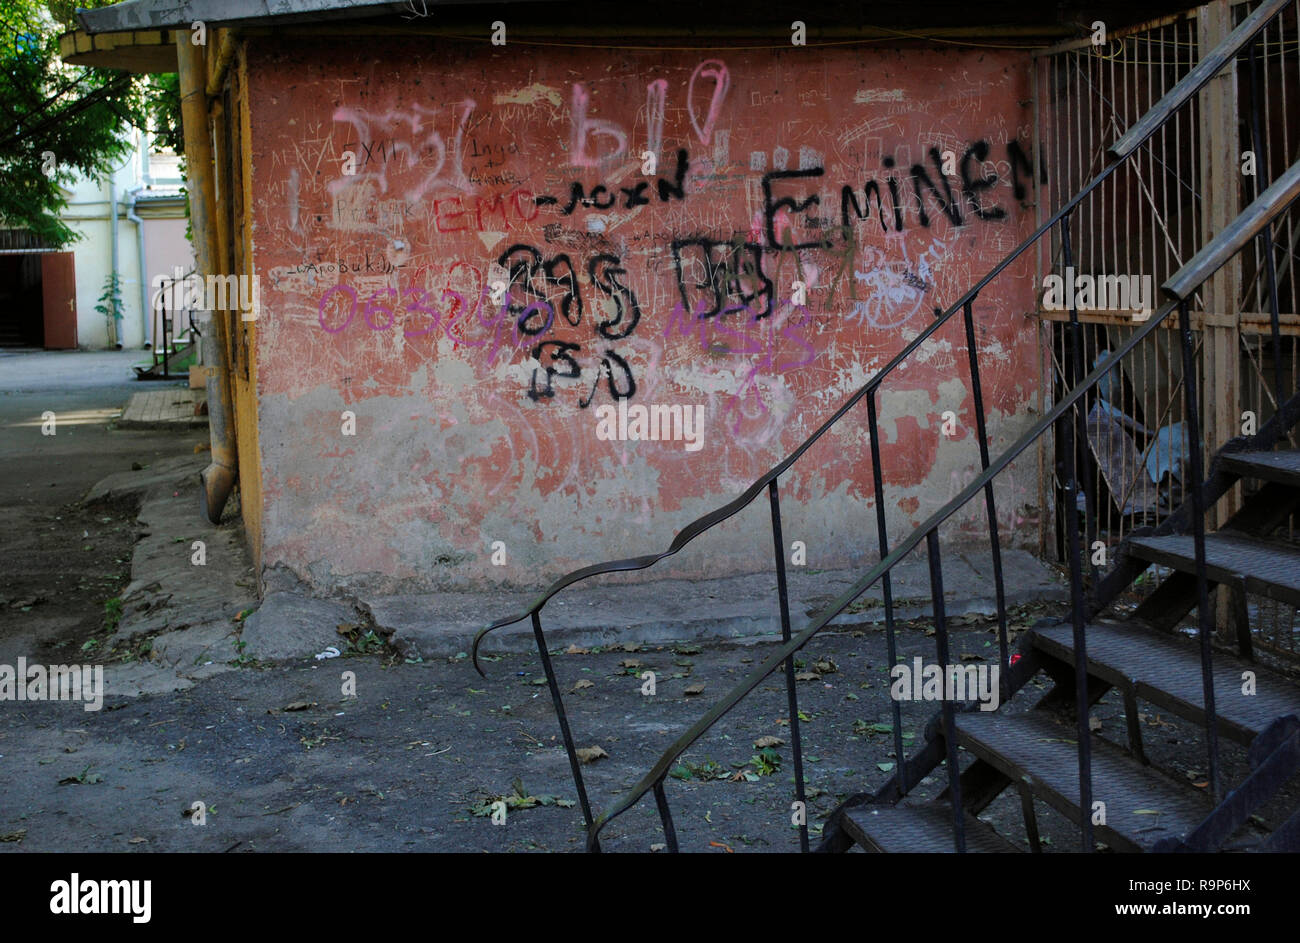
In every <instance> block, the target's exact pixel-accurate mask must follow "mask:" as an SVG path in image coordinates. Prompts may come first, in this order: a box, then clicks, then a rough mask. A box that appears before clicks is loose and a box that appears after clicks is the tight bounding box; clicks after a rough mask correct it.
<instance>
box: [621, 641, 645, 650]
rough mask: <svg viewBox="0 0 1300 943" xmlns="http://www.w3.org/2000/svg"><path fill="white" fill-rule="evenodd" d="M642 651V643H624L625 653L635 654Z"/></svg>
mask: <svg viewBox="0 0 1300 943" xmlns="http://www.w3.org/2000/svg"><path fill="white" fill-rule="evenodd" d="M640 649H641V643H640V642H624V643H623V651H625V652H635V651H640Z"/></svg>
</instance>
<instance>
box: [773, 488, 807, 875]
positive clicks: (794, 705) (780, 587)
mask: <svg viewBox="0 0 1300 943" xmlns="http://www.w3.org/2000/svg"><path fill="white" fill-rule="evenodd" d="M767 496H768V499H769V501H770V503H771V505H772V540H773V542H774V544H775V546H776V592H777V596H778V598H779V599H780V603H781V641H782V642H788V641H790V593H789V589H788V588H787V586H786V581H785V538H784V537H782V535H781V497H780V494H779V493H778V491H777V486H776V479H775V478H773V479H772V480H771V481H769V482H768V483H767ZM785 696H786V702H787V709H788V710H789V712H790V749H791V751H792V752H793V753H794V793H795V799H796V800H797V801H798V803H799V808H800V809H802V810H803V815H802V816H801V819H802V821H801V823H800V825H799V850H800V851H802V852H806V851H807V850H808V802H807V800H806V799H805V798H804V784H803V742H802V739H801V737H800V730H799V697H798V695H797V694H796V693H795V680H794V656H793V655H791V656H790V657H789V658H787V659H786V660H785Z"/></svg>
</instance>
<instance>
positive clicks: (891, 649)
mask: <svg viewBox="0 0 1300 943" xmlns="http://www.w3.org/2000/svg"><path fill="white" fill-rule="evenodd" d="M867 425H868V427H869V429H870V434H871V479H872V483H873V484H874V486H875V489H876V490H875V494H876V536H877V540H878V542H879V546H880V559H882V560H883V559H885V557H887V556H889V532H888V528H887V527H886V525H885V494H884V489H885V486H884V483H883V477H884V476H883V474H882V473H881V469H880V437H879V434H878V433H879V432H880V425H879V423H878V422H877V419H876V391H875V390H871V391H870V392H868V393H867ZM880 580H881V593H882V594H883V595H884V598H885V652H886V657H887V658H888V659H889V670H890V671H893V670H894V666H895V665H897V664H898V640H897V637H896V635H895V628H894V590H893V586H892V585H891V583H890V573H889V571H888V570H886V571H885V572H884V573H883V574H881V577H880ZM889 709H890V714H891V719H892V721H893V725H894V758H895V759H896V760H897V762H896V764H895V766H894V769H895V770H897V771H898V791H899V795H904V796H905V795H907V790H908V788H909V786H908V782H907V763H906V756H905V755H904V754H903V710H902V705H900V704H899V703H898V700H897V699H895V698H892V697H891V698H890V699H889Z"/></svg>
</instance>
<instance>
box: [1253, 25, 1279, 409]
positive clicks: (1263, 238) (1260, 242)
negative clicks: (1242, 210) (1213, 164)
mask: <svg viewBox="0 0 1300 943" xmlns="http://www.w3.org/2000/svg"><path fill="white" fill-rule="evenodd" d="M1258 45H1259V40H1258V38H1257V39H1255V40H1254V41H1252V42H1251V44H1250V135H1251V144H1252V146H1253V147H1254V148H1255V177H1254V178H1252V180H1251V191H1252V192H1251V198H1252V199H1254V198H1255V197H1257V196H1259V192H1260V185H1259V173H1260V170H1261V167H1268V166H1269V165H1270V162H1269V160H1268V155H1267V154H1265V152H1264V138H1263V135H1262V133H1261V131H1260V125H1261V121H1260V100H1259V98H1260V96H1259V85H1260V83H1259V69H1260V63H1259V57H1258V56H1257V55H1256V46H1258ZM1269 182H1270V183H1271V182H1272V174H1269ZM1257 246H1258V249H1257V252H1256V254H1257V255H1258V256H1261V257H1262V258H1263V260H1264V271H1265V273H1266V274H1267V276H1268V298H1269V306H1270V307H1269V311H1270V313H1271V315H1272V316H1271V318H1270V331H1271V333H1272V335H1273V389H1274V392H1275V396H1274V398H1275V399H1276V401H1277V406H1276V407H1275V411H1276V409H1281V408H1282V329H1281V326H1280V325H1279V324H1278V317H1279V303H1278V295H1277V269H1276V267H1275V266H1274V261H1273V259H1274V255H1273V254H1274V252H1275V251H1276V245H1275V243H1274V242H1273V221H1272V220H1269V221H1268V222H1267V223H1265V225H1264V228H1263V229H1261V230H1260V232H1259V236H1258V237H1257ZM1255 284H1256V285H1258V284H1259V281H1258V279H1256V280H1255ZM1255 297H1256V298H1258V297H1259V292H1258V289H1256V294H1255Z"/></svg>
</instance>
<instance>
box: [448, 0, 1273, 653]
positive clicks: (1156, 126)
mask: <svg viewBox="0 0 1300 943" xmlns="http://www.w3.org/2000/svg"><path fill="white" fill-rule="evenodd" d="M1290 2H1291V0H1268V2H1266V3H1263V4H1261V5H1260V6H1259V7H1258V8H1257V9H1256V10H1255V11H1254V12H1252V13H1251V14H1250V16H1248V17H1247V18H1246V19H1245V20H1243V21H1242V23H1241V25H1240V26H1238V27H1237V28H1236V29H1235V30H1233V32H1232V33H1231V34H1230V35H1229V36H1228V37H1227V38H1226V39H1224V41H1223V42H1222V43H1220V44H1219V46H1217V47H1216V48H1215V49H1214V50H1213V51H1212V52H1211V53H1209V54H1207V56H1206V58H1205V59H1204V60H1202V64H1203V63H1204V62H1207V61H1210V60H1213V61H1215V62H1217V63H1218V65H1217V66H1216V68H1215V69H1214V70H1213V71H1209V72H1206V71H1205V70H1204V69H1201V68H1200V64H1198V66H1197V67H1196V68H1194V69H1192V71H1190V72H1188V73H1187V75H1185V76H1184V77H1183V78H1182V79H1180V80H1179V81H1178V83H1177V84H1175V85H1174V87H1173V88H1171V89H1170V90H1169V91H1168V92H1167V93H1166V94H1165V95H1164V97H1163V98H1161V99H1160V101H1158V102H1157V103H1156V104H1155V105H1154V106H1152V108H1151V109H1150V110H1148V111H1147V112H1146V114H1144V115H1143V116H1142V118H1140V119H1138V121H1137V122H1135V124H1134V125H1133V128H1131V129H1129V132H1128V133H1127V134H1125V135H1124V137H1123V138H1121V139H1120V141H1118V142H1116V144H1114V145H1112V147H1111V148H1110V153H1111V155H1112V157H1113V160H1112V162H1111V163H1109V164H1107V165H1106V167H1104V168H1102V170H1101V171H1100V172H1099V173H1098V174H1097V176H1095V177H1094V178H1093V179H1092V180H1091V181H1089V183H1088V184H1087V186H1085V187H1084V188H1083V189H1082V190H1080V191H1079V192H1078V193H1076V194H1075V195H1074V196H1073V197H1071V198H1070V199H1069V200H1068V201H1067V202H1066V203H1064V204H1063V205H1062V206H1061V207H1060V209H1058V210H1057V211H1056V212H1055V213H1053V214H1052V215H1051V216H1050V217H1049V218H1048V219H1047V221H1046V222H1044V223H1043V224H1042V225H1041V226H1039V227H1038V228H1037V229H1036V230H1034V232H1033V234H1032V235H1030V236H1029V237H1028V238H1026V239H1025V240H1024V241H1023V242H1022V243H1020V245H1018V246H1016V248H1014V249H1012V250H1011V252H1010V253H1008V254H1007V255H1006V256H1005V257H1004V258H1003V259H1002V261H1000V262H998V263H997V265H995V266H994V267H993V268H992V269H990V270H989V272H988V273H987V274H985V275H984V277H983V278H981V279H980V280H979V281H978V282H976V283H975V285H974V287H972V288H971V289H970V290H969V291H967V292H966V294H964V295H962V296H961V298H959V299H957V301H956V302H954V303H953V304H952V305H951V306H950V307H949V308H948V310H947V311H945V312H943V313H942V314H941V315H939V316H938V317H936V318H935V319H934V321H933V322H931V323H930V324H929V325H928V326H927V327H926V328H925V330H923V331H921V333H920V334H918V335H917V336H916V337H914V338H913V339H912V340H911V341H910V342H909V343H908V344H907V346H906V347H904V348H903V349H902V350H901V351H899V352H898V354H897V355H896V356H895V357H893V359H891V360H890V361H889V363H887V364H886V365H885V366H883V367H881V368H880V370H878V371H877V372H876V373H875V374H873V375H872V377H871V379H869V380H868V381H867V382H866V383H865V384H863V385H862V387H861V388H860V389H859V390H858V391H857V392H855V393H854V394H853V395H852V396H850V397H849V398H848V400H846V401H845V402H844V404H843V405H842V406H840V408H839V409H837V410H836V411H835V412H834V413H833V414H832V415H831V417H830V418H829V419H827V420H826V421H825V422H824V423H822V424H821V425H820V426H818V427H817V429H816V430H814V431H813V432H812V433H811V434H810V435H809V436H808V438H806V439H805V440H804V441H803V443H802V444H800V446H799V447H798V448H797V449H795V450H794V451H793V452H791V453H790V454H789V455H787V456H786V457H785V458H784V459H782V460H781V461H780V462H778V463H777V464H776V465H774V466H773V467H772V468H771V469H769V470H768V471H767V472H766V473H765V474H763V475H762V476H760V477H759V478H758V479H757V480H755V481H754V483H753V484H752V485H750V486H749V487H748V488H746V489H745V490H744V491H743V492H742V493H741V494H740V495H739V497H737V498H735V499H734V500H732V501H729V502H728V503H726V504H724V505H722V506H721V507H719V508H717V509H715V510H713V511H710V512H709V513H708V514H704V515H702V516H700V517H698V518H696V519H695V520H693V521H691V522H690V523H689V524H687V525H686V526H685V527H683V528H682V530H681V531H680V532H679V533H678V534H677V536H676V537H674V538H673V540H672V542H671V543H670V544H669V545H668V549H667V550H664V551H663V552H662V553H652V554H642V555H641V556H636V557H626V558H622V559H619V560H610V561H607V562H603V563H595V564H591V565H589V566H585V567H580V568H578V569H576V570H572V571H570V572H569V573H566V574H564V575H563V576H561V577H560V578H559V579H557V580H555V582H553V583H552V584H551V585H550V586H548V587H547V588H546V589H545V590H544V591H543V592H542V594H541V595H540V596H538V597H537V599H536V600H534V601H533V604H532V605H531V606H529V607H528V608H527V609H525V610H524V611H523V612H521V613H519V614H518V615H514V616H509V617H506V618H502V619H498V620H496V621H495V622H493V623H492V624H491V625H489V626H488V627H487V628H485V629H482V630H480V631H479V632H478V634H477V635H475V637H474V647H473V660H474V667H475V668H477V669H478V671H479V674H480V675H482V674H483V670H482V667H481V666H480V665H479V663H478V648H479V644H480V643H481V642H482V640H483V638H484V637H486V636H487V635H488V633H490V632H493V631H495V630H496V629H500V628H504V627H505V626H508V625H514V624H515V623H516V622H522V621H523V620H524V619H527V618H528V617H529V616H530V615H532V614H533V613H535V612H540V611H541V609H542V607H543V606H545V605H546V603H547V602H549V601H550V599H551V598H552V597H553V596H555V594H556V593H558V592H560V591H561V590H562V589H564V588H565V587H568V586H572V585H573V584H574V583H579V582H581V581H583V580H586V579H590V578H591V577H593V576H599V575H601V574H603V573H624V572H632V571H635V570H644V569H646V568H647V567H650V566H653V565H654V564H656V563H658V562H659V561H660V560H663V559H666V558H667V557H670V556H673V555H674V554H676V553H677V552H678V551H680V550H681V549H682V548H683V547H685V546H686V545H687V544H688V543H690V542H691V541H692V540H694V539H695V538H696V537H698V536H699V535H700V534H702V533H704V532H705V531H707V530H709V529H711V528H713V527H714V526H716V525H718V524H720V523H722V522H723V521H725V520H727V519H728V518H730V517H733V516H734V515H735V514H737V513H739V512H740V511H742V510H744V509H745V508H746V507H748V506H749V505H750V504H751V503H752V502H753V501H754V499H755V498H757V497H758V495H759V494H760V493H761V492H762V490H763V489H764V488H766V487H767V486H768V485H769V484H771V483H772V482H773V481H775V480H776V479H778V478H779V477H780V476H781V474H782V472H784V471H786V470H787V469H789V468H790V466H792V465H793V464H794V463H795V462H796V461H797V460H798V459H799V457H800V456H802V455H803V454H804V452H806V451H807V450H808V449H809V448H810V447H811V446H812V445H813V444H814V443H816V442H817V440H818V439H820V438H821V437H822V435H824V434H825V433H826V431H827V430H829V429H830V428H831V427H832V426H834V425H835V424H836V423H837V422H839V420H840V419H841V418H842V417H843V416H844V415H845V414H846V413H848V412H849V411H850V410H851V409H852V408H853V407H854V406H856V405H857V404H858V403H859V402H860V401H861V400H862V398H863V397H864V396H867V395H868V394H870V393H873V392H874V391H875V390H877V389H878V388H879V387H880V385H881V383H883V382H884V379H885V377H887V376H888V375H889V374H890V373H892V372H893V370H894V369H895V368H896V367H897V366H899V365H900V364H902V363H903V362H904V361H906V360H907V359H908V358H909V357H910V356H911V355H912V354H913V353H915V351H916V350H917V349H918V348H919V347H920V346H921V345H922V344H923V343H925V341H926V340H928V339H929V338H930V335H932V334H934V332H935V331H937V330H939V328H941V327H943V326H944V325H945V324H947V323H948V321H949V319H951V318H952V316H953V315H955V314H956V313H957V312H958V311H965V310H966V308H967V307H968V306H969V305H971V304H973V303H974V301H975V299H976V298H977V297H978V296H979V293H980V292H981V291H982V290H983V289H984V287H985V286H986V285H988V284H989V283H990V282H991V281H993V279H994V278H996V277H997V276H998V275H1000V274H1001V273H1002V272H1003V270H1004V269H1006V268H1007V266H1009V265H1010V264H1011V263H1012V262H1014V261H1015V260H1016V259H1018V258H1019V257H1020V256H1021V255H1022V254H1024V252H1025V251H1026V250H1028V249H1029V248H1030V247H1032V246H1033V245H1035V244H1036V243H1037V242H1038V240H1039V239H1041V238H1042V237H1043V236H1044V235H1045V234H1046V233H1047V232H1048V231H1050V230H1051V229H1052V227H1053V226H1055V225H1057V224H1058V223H1059V222H1060V221H1061V220H1062V219H1064V218H1066V217H1068V216H1069V215H1070V214H1071V213H1072V212H1073V211H1074V209H1075V208H1076V207H1077V206H1078V205H1079V204H1080V203H1082V202H1083V201H1084V200H1085V199H1087V197H1088V196H1089V195H1090V194H1091V193H1092V191H1093V190H1095V189H1096V188H1097V187H1098V186H1100V185H1101V184H1102V183H1103V182H1104V181H1105V180H1106V179H1107V178H1108V177H1109V176H1110V175H1111V174H1112V173H1114V172H1115V171H1116V170H1117V169H1118V168H1119V167H1120V166H1121V165H1122V164H1123V162H1124V161H1125V160H1127V159H1128V157H1129V156H1130V155H1131V154H1132V153H1133V151H1134V149H1135V148H1136V146H1137V145H1138V144H1141V143H1142V142H1144V141H1146V140H1147V139H1148V138H1150V137H1151V135H1153V134H1155V132H1156V131H1158V130H1160V128H1161V127H1163V126H1164V124H1165V122H1167V121H1168V120H1169V119H1170V118H1171V117H1173V114H1174V112H1175V111H1176V110H1177V109H1178V108H1179V107H1181V106H1182V104H1183V103H1185V102H1186V101H1187V100H1188V99H1190V98H1191V96H1192V95H1194V94H1196V92H1198V91H1199V90H1200V89H1201V87H1202V86H1203V85H1205V83H1206V82H1208V81H1209V80H1210V79H1211V78H1213V76H1214V75H1215V73H1216V72H1217V71H1218V69H1219V68H1222V66H1223V64H1224V63H1225V62H1227V61H1228V60H1229V59H1231V58H1232V57H1233V56H1234V55H1236V54H1237V53H1239V52H1240V51H1241V50H1242V49H1243V48H1245V47H1246V46H1247V45H1248V44H1249V43H1250V42H1251V41H1252V40H1253V39H1254V37H1255V35H1256V34H1257V33H1258V32H1259V31H1260V30H1262V29H1263V28H1264V27H1265V26H1266V25H1268V23H1269V22H1270V21H1271V20H1272V19H1273V17H1274V16H1275V15H1276V14H1277V13H1278V12H1280V11H1281V10H1282V9H1283V8H1285V7H1286V6H1288V5H1289V4H1290ZM1138 128H1141V129H1142V131H1141V136H1140V139H1135V140H1130V138H1131V136H1132V135H1133V133H1134V131H1135V130H1136V129H1138ZM1121 145H1123V147H1121Z"/></svg>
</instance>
